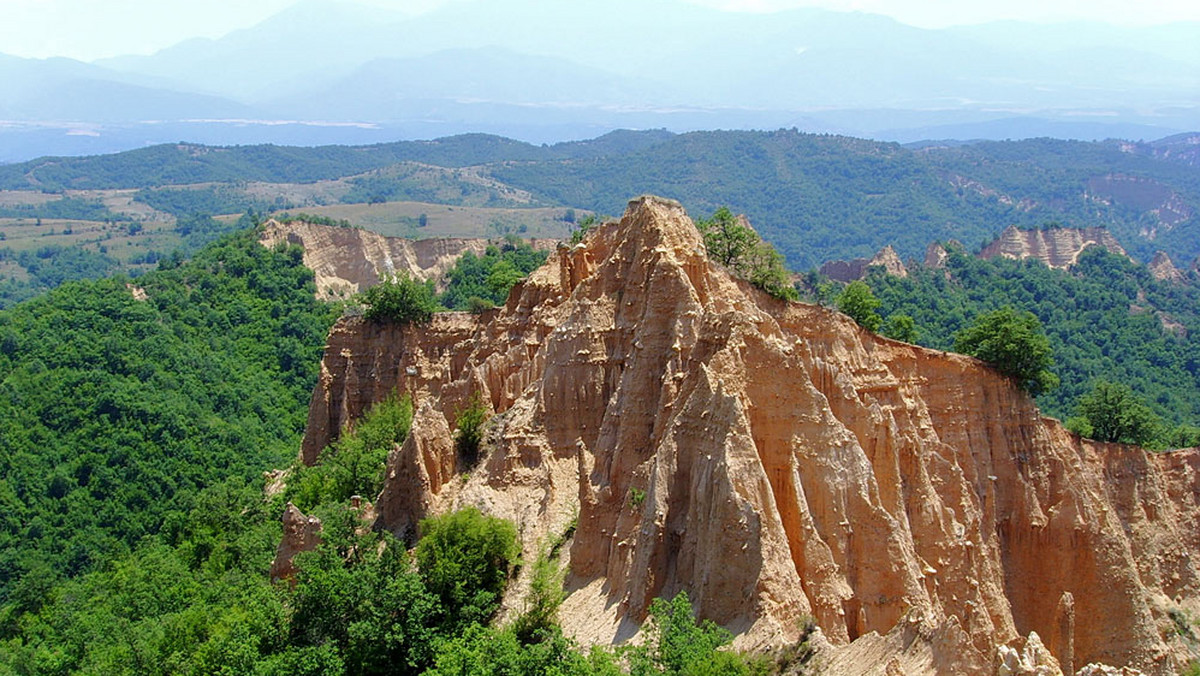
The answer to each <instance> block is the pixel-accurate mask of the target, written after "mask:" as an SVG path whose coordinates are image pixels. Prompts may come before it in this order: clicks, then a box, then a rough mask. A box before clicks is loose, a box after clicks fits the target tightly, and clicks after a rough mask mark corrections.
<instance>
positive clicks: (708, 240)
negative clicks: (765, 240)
mask: <svg viewBox="0 0 1200 676" xmlns="http://www.w3.org/2000/svg"><path fill="white" fill-rule="evenodd" d="M696 227H697V228H699V229H700V234H701V235H703V236H704V248H705V249H707V250H708V256H709V258H712V259H713V260H715V261H716V262H718V263H720V264H721V265H724V266H725V267H727V268H731V269H734V270H737V271H738V272H741V270H742V265H743V261H744V260H745V259H746V258H747V257H748V256H749V255H750V252H751V251H753V250H754V247H755V246H756V245H757V244H758V242H759V237H758V233H756V232H754V230H753V229H752V228H750V227H749V226H747V225H744V224H743V223H741V222H739V221H738V218H737V217H736V216H734V215H733V212H732V211H730V210H729V207H721V208H720V209H717V210H716V211H715V212H713V215H712V216H711V217H709V218H702V219H700V220H698V221H696Z"/></svg>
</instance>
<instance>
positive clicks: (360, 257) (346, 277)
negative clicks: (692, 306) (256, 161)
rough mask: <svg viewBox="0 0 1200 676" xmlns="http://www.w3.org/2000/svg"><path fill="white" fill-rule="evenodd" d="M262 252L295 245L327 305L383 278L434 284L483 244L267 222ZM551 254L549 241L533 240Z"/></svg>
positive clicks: (485, 244)
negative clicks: (401, 276)
mask: <svg viewBox="0 0 1200 676" xmlns="http://www.w3.org/2000/svg"><path fill="white" fill-rule="evenodd" d="M259 241H260V242H262V244H263V245H264V246H275V245H276V244H280V243H287V244H297V245H299V246H301V247H303V249H304V265H305V266H306V267H308V268H309V269H311V270H312V271H313V273H314V274H315V276H316V283H317V297H319V298H322V299H325V300H329V299H333V298H342V297H345V296H349V295H350V294H353V293H356V292H358V291H361V290H362V289H365V288H367V287H369V286H373V285H375V284H376V283H378V282H379V279H380V278H381V277H383V276H385V275H395V274H398V273H406V274H408V275H410V276H411V277H413V278H415V279H421V280H424V279H434V280H439V279H440V278H441V277H442V275H444V274H445V273H446V271H447V270H449V269H450V268H451V267H452V266H453V265H454V262H455V261H456V260H457V259H458V257H459V256H461V255H463V254H464V253H467V252H470V253H473V254H476V255H479V254H482V253H483V252H484V250H485V249H486V248H487V247H488V244H489V241H488V240H486V239H455V238H436V239H405V238H403V237H384V236H383V235H380V234H377V233H374V232H371V231H369V230H362V229H360V228H339V227H336V226H329V225H317V224H314V223H305V222H303V221H292V222H289V223H280V222H279V221H276V220H275V219H271V220H268V221H267V222H266V223H265V224H264V225H263V229H262V232H261V234H260V236H259ZM531 243H532V244H533V246H534V247H535V248H541V249H550V248H553V246H554V244H555V243H556V242H555V241H554V240H532V241H531Z"/></svg>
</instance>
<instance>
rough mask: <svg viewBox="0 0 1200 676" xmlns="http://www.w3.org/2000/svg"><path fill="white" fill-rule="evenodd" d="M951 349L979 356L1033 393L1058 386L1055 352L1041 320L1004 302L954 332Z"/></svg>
mask: <svg viewBox="0 0 1200 676" xmlns="http://www.w3.org/2000/svg"><path fill="white" fill-rule="evenodd" d="M954 349H955V351H957V352H962V353H963V354H969V355H971V356H972V357H978V358H980V359H982V360H983V361H985V362H987V363H989V364H991V365H992V366H994V367H996V369H997V370H999V371H1000V372H1001V373H1004V374H1005V375H1008V376H1012V377H1013V378H1015V379H1016V381H1017V383H1018V384H1019V385H1020V386H1021V389H1023V390H1025V391H1027V392H1029V393H1030V394H1033V395H1038V394H1041V393H1042V392H1047V391H1049V390H1052V389H1054V388H1055V387H1057V386H1058V376H1056V375H1054V373H1053V372H1051V370H1050V369H1051V368H1052V367H1053V366H1054V354H1053V352H1052V351H1051V350H1050V341H1049V340H1048V339H1047V338H1046V333H1045V331H1043V329H1042V323H1041V322H1039V321H1038V318H1037V317H1035V316H1034V315H1033V313H1032V312H1027V311H1024V310H1020V311H1019V310H1016V309H1014V308H1013V307H1012V306H1008V305H1006V306H1004V307H1002V308H1000V309H998V310H992V311H991V312H985V313H983V314H981V315H979V316H977V317H975V321H974V322H972V323H971V325H970V326H967V327H966V328H964V329H962V330H961V331H959V332H958V333H956V334H954Z"/></svg>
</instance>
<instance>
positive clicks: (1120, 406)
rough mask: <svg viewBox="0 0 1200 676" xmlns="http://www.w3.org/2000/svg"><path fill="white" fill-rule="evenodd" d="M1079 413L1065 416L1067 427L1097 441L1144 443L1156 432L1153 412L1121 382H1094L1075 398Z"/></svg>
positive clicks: (1150, 439)
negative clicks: (1089, 389)
mask: <svg viewBox="0 0 1200 676" xmlns="http://www.w3.org/2000/svg"><path fill="white" fill-rule="evenodd" d="M1079 415H1080V417H1079V418H1072V419H1068V421H1067V423H1068V424H1067V426H1068V427H1071V428H1073V429H1074V430H1075V431H1076V432H1078V433H1079V434H1082V435H1083V436H1085V437H1090V438H1092V439H1099V440H1100V441H1121V442H1125V443H1129V444H1144V443H1147V442H1149V441H1152V440H1153V439H1154V437H1155V435H1156V434H1158V433H1159V430H1158V429H1157V427H1158V423H1157V421H1156V420H1155V419H1154V413H1152V412H1151V411H1150V409H1149V408H1147V407H1146V405H1145V404H1143V403H1142V402H1141V401H1138V399H1137V397H1136V396H1134V394H1133V390H1131V389H1129V387H1128V386H1127V385H1122V384H1121V383H1110V382H1107V381H1104V380H1101V381H1098V382H1097V383H1096V384H1095V386H1093V387H1092V391H1091V392H1088V393H1087V394H1085V395H1083V396H1082V397H1080V398H1079ZM1072 423H1074V424H1072Z"/></svg>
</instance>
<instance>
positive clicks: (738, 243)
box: [696, 207, 800, 300]
mask: <svg viewBox="0 0 1200 676" xmlns="http://www.w3.org/2000/svg"><path fill="white" fill-rule="evenodd" d="M696 227H697V228H698V229H699V230H700V234H701V235H703V236H704V248H705V250H707V251H708V256H709V258H711V259H713V260H715V261H716V262H718V263H720V264H721V265H724V266H725V267H727V268H729V270H730V271H731V272H733V274H734V275H736V276H738V277H741V278H742V279H745V280H748V281H749V282H750V283H751V284H753V285H754V286H756V287H758V288H760V289H762V290H763V291H766V292H767V293H769V294H771V295H772V296H774V297H776V298H783V299H786V300H797V299H798V298H799V297H800V294H798V293H797V292H796V289H795V287H793V286H792V283H791V275H790V274H789V273H788V271H787V267H785V266H784V264H783V256H782V255H781V254H780V253H779V252H778V251H776V250H775V247H773V246H771V245H770V244H769V243H767V242H764V241H762V238H760V237H759V236H758V233H757V232H754V228H751V227H750V226H749V225H746V224H745V223H743V222H742V221H741V220H739V219H738V218H737V217H736V216H734V215H733V212H732V211H730V210H729V208H728V207H721V208H720V209H717V210H716V211H715V212H714V213H713V215H712V217H711V218H707V219H705V218H702V219H700V220H698V221H696Z"/></svg>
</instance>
